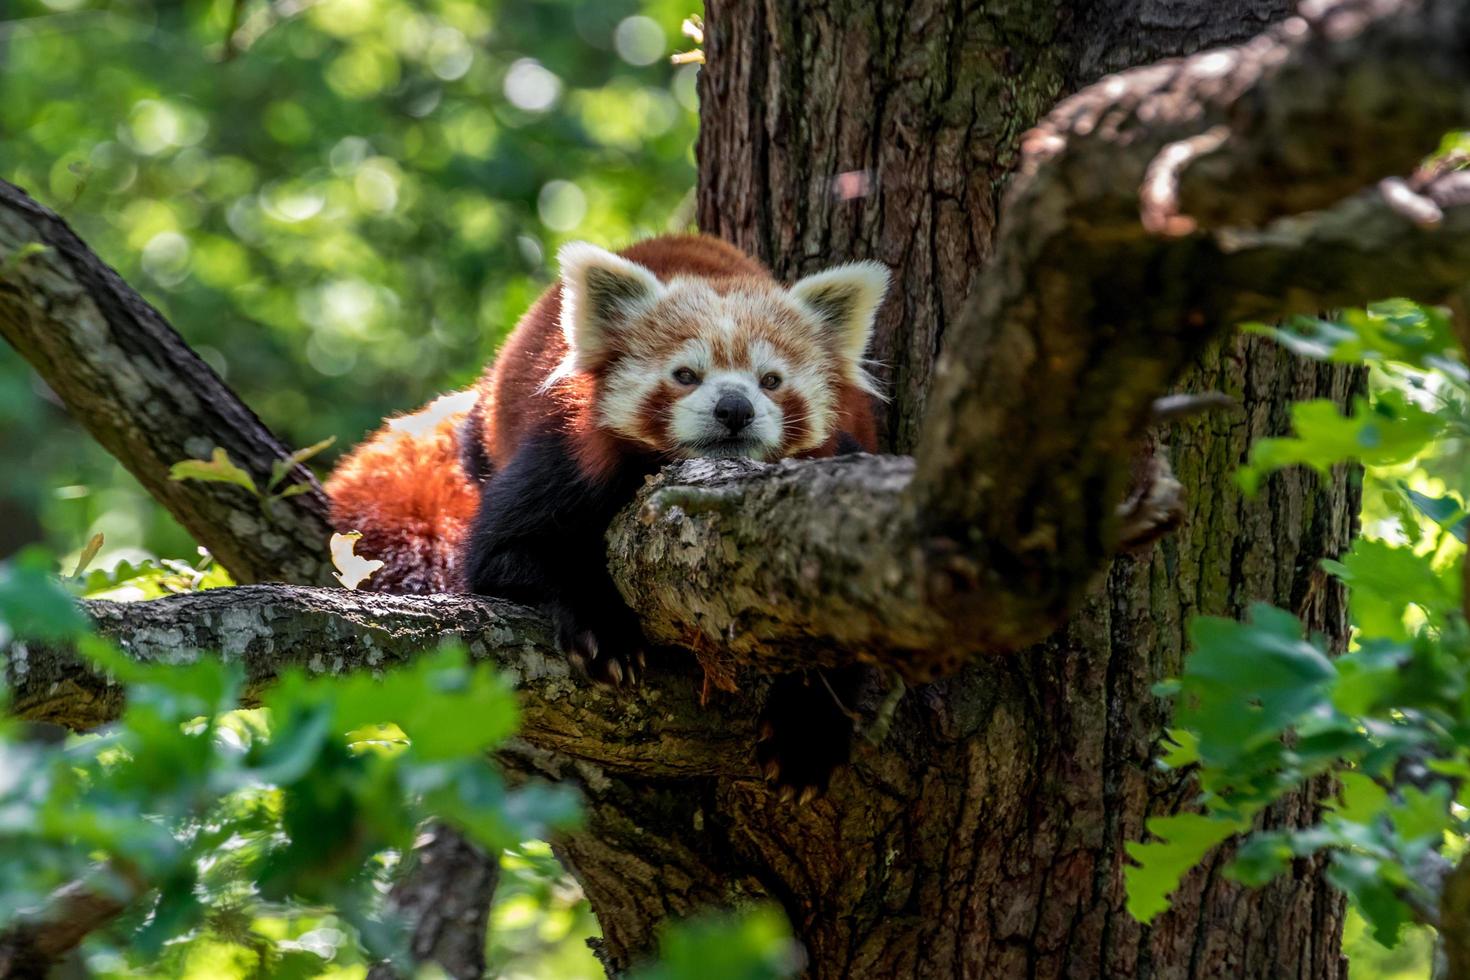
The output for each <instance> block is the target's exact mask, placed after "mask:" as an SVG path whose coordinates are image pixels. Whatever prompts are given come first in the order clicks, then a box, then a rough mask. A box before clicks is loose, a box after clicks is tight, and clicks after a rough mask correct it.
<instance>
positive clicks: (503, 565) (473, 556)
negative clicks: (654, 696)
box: [461, 435, 651, 684]
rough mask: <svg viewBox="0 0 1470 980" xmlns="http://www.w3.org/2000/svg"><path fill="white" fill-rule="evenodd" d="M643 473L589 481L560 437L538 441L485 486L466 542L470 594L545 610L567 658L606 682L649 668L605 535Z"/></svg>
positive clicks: (631, 471)
mask: <svg viewBox="0 0 1470 980" xmlns="http://www.w3.org/2000/svg"><path fill="white" fill-rule="evenodd" d="M650 465H651V464H650ZM643 476H644V473H643V472H642V471H641V470H640V471H638V472H634V467H633V466H632V465H630V466H628V467H624V468H623V469H622V470H620V471H619V472H618V473H615V474H613V475H612V476H611V477H610V478H608V479H605V480H596V481H593V480H589V479H587V478H586V477H584V476H583V475H582V474H581V472H580V471H579V470H578V469H577V467H576V464H575V462H574V459H573V457H572V455H571V453H570V451H569V448H568V447H567V445H566V442H565V440H564V439H563V438H562V437H560V436H555V435H542V436H536V437H533V438H531V439H528V440H527V441H526V443H525V444H524V445H522V447H521V449H520V450H519V451H518V452H517V453H516V454H515V456H514V457H512V459H511V460H510V462H509V463H508V464H507V465H506V466H505V467H504V468H502V469H498V470H496V472H495V473H494V475H493V476H491V478H490V479H489V480H488V481H486V482H485V484H484V487H483V490H482V493H481V498H480V509H479V512H478V513H477V515H476V517H475V522H474V525H473V527H472V529H471V531H470V534H469V535H468V537H467V539H466V542H465V553H464V556H463V563H462V565H461V567H462V568H464V569H465V576H466V585H467V586H468V588H469V590H470V591H471V592H474V593H476V594H478V595H493V596H500V597H502V598H506V599H513V600H515V601H517V602H524V603H527V604H530V605H537V606H540V607H541V608H542V609H544V610H545V611H546V612H547V613H548V614H549V615H550V616H551V618H552V622H553V623H554V624H555V626H556V633H557V643H558V645H559V646H560V647H561V649H562V651H563V652H564V653H565V654H566V655H567V657H568V659H569V660H571V661H572V663H573V664H574V665H576V666H577V668H578V669H579V670H582V671H583V672H585V673H586V674H587V675H588V676H590V677H591V678H592V679H593V680H595V681H600V682H603V683H609V684H622V683H625V682H628V683H633V682H636V681H637V679H638V675H639V674H640V673H641V672H642V671H643V668H644V653H643V650H644V638H643V631H642V630H641V629H640V628H639V626H638V620H637V618H636V617H635V616H634V615H633V613H632V611H631V610H629V609H628V607H627V605H626V604H625V603H624V602H623V599H622V596H621V595H619V594H618V590H617V586H616V585H614V584H613V581H612V576H611V575H609V574H608V571H607V544H606V539H605V535H606V533H607V526H608V524H609V522H611V520H612V518H613V516H614V515H616V514H617V512H618V511H619V510H621V509H622V508H623V507H624V506H626V505H627V503H628V502H629V501H631V500H632V499H633V496H634V494H635V493H636V492H637V489H638V487H639V486H640V485H642V482H643Z"/></svg>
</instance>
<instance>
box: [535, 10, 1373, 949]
mask: <svg viewBox="0 0 1470 980" xmlns="http://www.w3.org/2000/svg"><path fill="white" fill-rule="evenodd" d="M1287 8H1288V5H1287V4H1286V3H1283V2H1276V0H1239V2H1234V3H1221V2H1216V0H1171V2H1165V0H1093V2H1091V3H1087V4H1082V5H1076V6H1075V7H1074V6H1072V5H1064V4H1059V3H1054V2H1047V0H1029V2H1022V3H1012V4H1007V5H1003V6H1001V7H993V5H985V6H984V7H982V6H981V5H957V4H950V3H938V2H933V0H914V2H905V3H886V2H881V0H843V2H838V3H832V4H820V5H818V4H786V3H770V2H765V0H725V2H711V3H710V4H709V5H708V13H707V27H706V39H707V40H706V58H707V64H706V67H705V69H704V71H703V74H702V76H701V94H702V109H701V113H702V118H701V136H700V144H699V159H700V191H699V214H700V220H701V224H702V225H703V226H704V228H705V229H706V230H708V231H711V232H713V233H716V234H719V235H721V236H723V237H725V238H728V239H729V240H731V241H733V242H735V243H737V244H739V245H741V246H742V247H744V248H746V249H748V250H750V251H751V252H753V253H754V254H756V255H758V256H760V257H761V258H763V259H764V260H765V261H767V262H768V263H769V264H770V265H771V266H772V267H773V269H775V271H776V272H777V273H778V275H781V276H783V277H786V278H788V279H792V278H795V277H797V276H798V275H801V274H804V273H807V272H810V271H813V270H815V269H817V268H820V267H822V266H825V265H828V264H830V263H832V262H834V261H837V260H841V259H848V258H857V257H874V258H877V259H879V260H881V261H883V262H884V263H886V264H887V265H888V266H889V267H890V268H892V269H893V270H894V271H895V283H896V285H895V289H894V295H895V297H896V298H895V299H894V300H893V301H891V302H890V303H889V304H888V306H887V308H886V310H885V313H884V315H883V318H882V320H881V322H880V327H879V339H878V342H877V350H876V356H877V358H878V359H879V360H880V361H881V362H882V364H883V365H884V370H885V372H886V377H887V379H888V381H889V384H890V391H891V394H892V399H891V401H890V402H889V410H888V415H887V419H886V421H887V429H888V434H889V441H890V444H891V445H892V447H893V448H894V449H896V450H898V451H906V450H910V449H912V448H913V447H914V445H915V444H916V442H917V438H918V426H919V423H920V419H921V418H922V408H923V406H924V402H925V397H926V394H927V393H928V391H929V389H930V384H931V380H932V378H933V370H934V366H935V357H936V353H937V351H938V348H939V346H940V345H941V344H942V343H943V340H944V332H945V327H946V324H948V323H950V322H953V321H954V320H955V319H956V318H957V317H958V316H959V315H960V311H961V308H962V306H963V304H964V301H965V299H966V296H967V294H968V291H969V288H970V285H971V283H970V276H971V274H972V272H973V270H975V269H977V268H978V267H979V265H980V262H981V261H982V260H983V259H984V258H986V257H987V256H988V255H989V254H990V250H991V241H992V238H993V235H994V233H995V227H996V220H997V214H998V211H999V199H1000V193H1001V190H1002V188H1003V185H1004V181H1005V178H1006V175H1007V173H1008V171H1009V169H1010V168H1011V167H1012V166H1013V165H1014V164H1015V162H1016V159H1017V156H1018V144H1019V138H1020V135H1021V134H1022V133H1023V132H1024V131H1025V130H1026V129H1027V128H1028V127H1030V126H1031V125H1033V124H1034V123H1035V122H1036V121H1038V119H1039V118H1040V116H1041V114H1042V113H1044V112H1045V111H1046V110H1047V109H1049V108H1050V107H1051V106H1052V105H1053V104H1054V103H1055V102H1056V101H1057V99H1058V98H1059V97H1061V96H1063V95H1065V94H1067V93H1068V92H1069V91H1070V90H1072V89H1075V88H1077V87H1079V86H1081V85H1083V84H1086V83H1087V82H1090V81H1092V80H1095V78H1096V77H1097V76H1098V75H1100V74H1101V73H1102V72H1104V71H1107V70H1113V69H1119V68H1123V67H1127V66H1128V65H1130V64H1140V63H1146V62H1151V61H1154V60H1157V59H1159V58H1162V57H1166V56H1169V55H1174V54H1185V53H1189V52H1191V51H1194V50H1197V49H1199V48H1201V47H1205V46H1209V45H1212V44H1217V43H1225V42H1231V41H1238V40H1241V39H1244V38H1246V37H1249V36H1251V35H1254V34H1256V33H1257V32H1259V31H1260V29H1261V28H1262V27H1263V25H1264V24H1265V23H1267V22H1268V21H1269V20H1272V19H1276V18H1279V17H1281V16H1283V15H1284V14H1285V13H1286V12H1287ZM987 11H993V12H987ZM1160 274H1161V275H1162V273H1160ZM1139 299H1140V302H1147V297H1146V296H1140V297H1139ZM1357 383H1358V379H1357V377H1356V376H1355V375H1353V374H1352V373H1351V372H1349V371H1346V370H1343V369H1338V368H1331V367H1323V366H1320V365H1316V364H1308V363H1302V362H1297V361H1295V360H1293V359H1292V358H1290V357H1289V356H1287V355H1286V354H1284V353H1283V352H1281V351H1279V350H1277V349H1276V348H1274V347H1271V346H1269V345H1267V344H1264V343H1261V342H1259V341H1255V340H1250V339H1239V340H1236V341H1232V342H1230V343H1228V344H1226V345H1225V346H1224V347H1223V348H1216V349H1212V350H1210V351H1209V352H1208V353H1207V354H1205V355H1204V356H1202V357H1200V358H1199V361H1198V364H1197V366H1196V367H1195V368H1194V370H1193V371H1192V373H1191V376H1190V378H1189V379H1188V380H1187V382H1186V383H1185V384H1184V385H1183V387H1184V388H1185V389H1188V390H1203V389H1218V390H1222V391H1225V392H1228V393H1229V394H1231V395H1233V396H1235V398H1236V399H1237V400H1238V401H1239V402H1240V404H1241V412H1240V413H1238V414H1227V415H1221V416H1216V417H1211V418H1206V419H1199V420H1194V421H1190V422H1186V423H1179V424H1176V425H1174V426H1173V427H1171V428H1170V429H1169V430H1168V431H1166V432H1164V433H1162V434H1161V435H1162V436H1163V438H1164V440H1165V441H1166V442H1168V443H1169V444H1170V445H1171V447H1172V454H1173V462H1174V467H1175V470H1176V472H1177V474H1178V476H1179V478H1180V480H1181V481H1182V482H1183V483H1184V485H1185V487H1186V491H1187V494H1188V498H1187V499H1188V501H1189V508H1190V512H1189V515H1188V518H1187V521H1186V524H1185V527H1184V529H1183V531H1182V532H1180V533H1179V534H1178V535H1176V536H1174V537H1173V538H1170V539H1166V540H1165V541H1164V542H1163V543H1162V544H1160V545H1159V546H1157V547H1156V548H1154V549H1152V550H1151V551H1149V552H1147V553H1145V554H1142V555H1140V556H1137V557H1125V558H1121V559H1119V560H1117V561H1116V562H1115V563H1114V565H1113V567H1112V568H1111V570H1110V571H1109V573H1108V574H1107V576H1106V578H1105V580H1104V581H1102V582H1100V583H1099V584H1098V586H1097V587H1096V588H1095V589H1094V590H1093V592H1092V593H1091V594H1090V596H1089V598H1088V600H1087V602H1086V603H1085V605H1084V608H1083V609H1082V611H1081V612H1080V613H1078V614H1077V615H1076V616H1075V617H1074V618H1073V619H1072V621H1071V622H1070V623H1069V624H1068V625H1067V626H1066V627H1064V628H1063V629H1061V630H1059V631H1058V632H1057V633H1056V634H1055V635H1054V636H1053V637H1052V638H1051V639H1050V640H1048V641H1047V642H1045V643H1043V644H1041V645H1039V646H1038V647H1036V648H1035V649H1033V650H1031V651H1028V652H1026V653H1024V654H1021V655H1017V656H1013V657H1008V658H1004V659H999V658H997V659H994V660H990V661H985V662H981V663H978V664H976V665H973V666H972V667H970V668H969V669H967V670H966V671H965V672H964V673H962V674H961V675H959V676H957V677H954V678H950V679H948V680H945V681H942V682H939V683H936V684H933V685H929V686H927V687H921V688H917V689H912V690H909V691H908V692H907V693H906V694H905V695H904V697H903V698H902V700H901V701H900V703H899V705H898V709H897V711H896V714H895V716H894V720H893V724H892V728H891V730H890V731H889V732H888V734H887V737H886V739H884V740H883V741H882V742H881V744H880V745H878V746H876V747H875V746H871V745H866V744H865V745H863V746H862V747H861V748H860V749H859V750H858V751H857V753H856V755H855V759H854V764H853V765H852V766H851V767H850V768H848V769H847V770H844V771H843V772H842V773H840V774H839V775H838V777H837V778H836V779H835V780H834V782H833V785H832V787H831V789H830V791H829V793H828V795H827V796H826V797H824V798H822V799H820V800H818V801H817V802H815V803H813V804H810V805H807V806H799V805H797V804H795V803H791V802H782V801H781V800H780V799H779V798H778V797H777V796H776V795H774V794H773V793H771V792H769V791H768V790H767V788H766V787H765V785H764V784H763V783H762V782H761V781H760V780H759V779H758V778H756V777H754V775H752V776H748V777H743V778H742V777H734V776H729V777H715V778H684V779H677V780H675V779H668V778H648V777H646V776H640V777H636V778H635V777H623V776H620V775H617V774H616V773H614V772H612V771H610V770H603V769H598V770H590V769H584V770H582V771H580V772H578V773H576V774H575V775H578V776H580V778H581V780H582V782H583V784H584V786H585V789H586V791H587V794H588V799H589V806H588V809H589V826H588V828H587V831H586V832H584V833H581V834H578V835H576V836H574V837H572V838H570V839H568V840H566V841H564V842H562V843H561V848H560V849H561V852H562V854H563V856H564V857H565V858H566V859H567V860H568V862H569V863H570V865H571V866H572V867H573V869H574V870H575V871H576V873H577V874H578V876H579V877H580V878H581V880H582V883H583V886H584V887H585V889H586V891H587V893H588V895H589V897H590V898H591V900H592V903H593V907H594V909H595V910H596V912H597V914H598V918H599V921H600V922H601V924H602V927H603V932H604V941H603V948H602V950H601V953H602V955H603V957H604V960H605V961H606V962H607V963H608V964H609V965H610V966H611V967H613V968H621V967H624V966H626V965H628V964H629V963H630V962H632V961H633V960H634V959H636V957H637V956H639V955H641V954H642V953H643V952H644V951H646V950H647V949H649V948H650V945H651V937H652V930H653V929H654V927H655V926H656V925H657V924H658V923H659V922H660V921H661V920H663V919H664V918H665V917H667V916H670V915H682V914H687V913H689V912H692V911H694V910H696V909H697V908H698V907H700V906H701V905H704V904H706V903H710V902H716V903H720V902H729V901H731V900H734V899H739V898H741V897H747V896H770V897H773V898H775V899H776V900H778V901H779V902H780V903H781V904H782V905H783V906H784V907H785V909H786V911H787V913H788V915H789V916H790V917H791V920H792V923H793V925H794V927H795V929H796V933H797V936H798V938H799V939H800V940H801V941H802V942H803V943H804V945H805V946H806V949H807V951H808V956H809V963H810V966H809V969H810V973H811V975H812V976H815V977H829V976H830V977H838V976H862V977H880V976H881V977H887V976H914V977H941V976H966V977H1011V976H1043V977H1045V976H1075V977H1101V976H1148V977H1152V976H1160V977H1185V976H1189V977H1195V976H1199V977H1205V976H1238V977H1273V978H1274V977H1304V978H1305V977H1313V978H1317V977H1331V976H1339V975H1342V974H1343V972H1344V969H1345V967H1344V963H1343V960H1342V958H1341V956H1340V953H1339V934H1340V928H1341V920H1342V909H1343V905H1342V900H1341V898H1340V896H1337V895H1335V894H1334V893H1333V892H1331V891H1330V890H1329V889H1328V887H1327V885H1326V884H1325V882H1324V881H1323V879H1322V876H1321V873H1320V872H1321V868H1320V867H1319V866H1317V865H1315V864H1312V863H1306V862H1304V863H1303V864H1302V865H1301V866H1299V867H1298V868H1297V869H1296V873H1295V874H1293V875H1289V876H1287V877H1285V878H1283V879H1282V880H1280V881H1278V882H1276V883H1275V884H1273V885H1271V886H1269V887H1267V888H1265V889H1262V890H1260V891H1250V890H1246V889H1243V888H1241V887H1240V886H1238V885H1235V884H1234V883H1232V882H1230V881H1228V880H1226V879H1225V878H1224V876H1223V875H1222V874H1221V873H1220V871H1221V869H1222V867H1223V864H1224V855H1223V854H1217V855H1215V856H1213V857H1212V858H1211V859H1209V860H1207V861H1206V862H1205V865H1204V867H1203V868H1202V869H1201V870H1200V871H1198V872H1196V873H1195V874H1193V875H1191V876H1189V877H1188V878H1187V879H1186V881H1185V883H1184V885H1183V887H1182V888H1181V890H1180V892H1179V894H1178V895H1177V896H1176V902H1175V906H1174V908H1173V910H1171V911H1170V912H1169V913H1167V914H1166V915H1164V916H1162V917H1160V918H1159V919H1158V920H1156V921H1155V922H1154V924H1153V925H1152V926H1151V927H1144V926H1141V925H1139V924H1138V923H1137V922H1136V921H1134V920H1133V919H1132V918H1131V917H1130V916H1129V915H1128V914H1127V912H1126V910H1125V908H1124V892H1123V874H1122V869H1123V865H1124V861H1125V857H1124V844H1125V843H1126V842H1127V841H1129V840H1136V839H1138V838H1139V837H1140V835H1141V834H1142V832H1143V826H1144V821H1145V819H1146V818H1147V817H1148V816H1150V815H1154V814H1158V813H1167V812H1173V811H1176V810H1178V809H1180V808H1181V807H1184V806H1187V805H1188V803H1189V800H1190V796H1191V786H1190V783H1189V781H1188V780H1187V779H1181V778H1180V777H1179V776H1178V775H1177V774H1171V773H1164V772H1161V771H1160V770H1159V768H1158V766H1157V765H1156V762H1155V760H1156V757H1157V749H1158V743H1159V740H1160V738H1161V736H1162V735H1163V733H1164V730H1165V727H1166V725H1167V724H1168V710H1167V705H1166V704H1165V703H1164V702H1162V701H1160V700H1159V699H1158V698H1156V697H1155V696H1154V695H1153V694H1152V692H1151V688H1152V686H1153V684H1155V683H1156V682H1157V681H1159V680H1160V679H1162V678H1165V677H1168V676H1171V675H1174V674H1177V673H1178V671H1179V668H1180V664H1181V658H1182V656H1183V653H1184V651H1185V648H1186V640H1185V635H1184V629H1185V625H1186V622H1187V620H1188V618H1189V617H1190V616H1193V615H1197V614H1206V613H1216V614H1224V615H1240V614H1242V613H1243V612H1244V610H1245V608H1246V606H1247V605H1248V604H1249V603H1250V602H1252V601H1256V600H1265V601H1270V602H1275V603H1278V604H1280V605H1282V606H1285V607H1286V608H1289V609H1292V610H1294V611H1296V612H1297V613H1299V614H1300V615H1301V616H1302V617H1303V619H1304V620H1305V621H1306V622H1307V623H1308V624H1309V625H1310V626H1311V628H1313V629H1317V630H1321V631H1323V632H1325V633H1326V634H1327V635H1329V636H1330V637H1332V638H1333V639H1334V640H1335V641H1336V642H1338V643H1339V644H1340V643H1342V642H1343V640H1344V638H1345V636H1346V613H1345V608H1344V602H1343V596H1342V592H1341V588H1340V586H1339V585H1338V584H1337V583H1335V582H1333V581H1331V580H1329V579H1327V578H1326V577H1325V576H1324V575H1322V573H1321V572H1319V571H1318V561H1319V559H1321V558H1322V557H1324V556H1330V555H1336V554H1338V553H1339V552H1341V551H1342V550H1343V549H1344V548H1345V547H1346V546H1347V544H1348V540H1349V537H1350V535H1351V532H1352V526H1353V515H1354V514H1355V513H1356V510H1357V488H1356V482H1355V479H1354V475H1353V474H1351V473H1349V472H1346V471H1342V472H1338V473H1337V474H1335V476H1334V478H1333V479H1331V480H1329V481H1321V480H1318V479H1317V478H1315V477H1314V476H1312V475H1310V474H1305V473H1291V474H1287V475H1285V476H1280V477H1276V478H1274V479H1273V480H1272V481H1271V482H1270V483H1269V485H1268V486H1267V487H1266V489H1265V490H1264V491H1263V492H1262V493H1261V494H1260V495H1259V496H1258V497H1257V498H1256V499H1254V500H1246V499H1243V497H1242V496H1241V494H1240V493H1239V491H1237V490H1236V489H1234V487H1233V486H1232V484H1231V483H1230V481H1229V479H1228V475H1229V473H1230V471H1231V470H1232V469H1233V468H1234V467H1235V466H1237V465H1238V464H1239V463H1240V462H1242V461H1243V460H1244V458H1245V456H1246V453H1247V450H1248V446H1249V444H1250V442H1251V441H1252V440H1253V439H1256V438H1259V437H1261V436H1265V435H1268V434H1275V433H1279V432H1281V431H1283V430H1284V429H1285V427H1286V406H1287V405H1288V403H1289V402H1290V401H1292V400H1295V399H1301V398H1312V397H1329V398H1334V399H1337V400H1344V399H1346V397H1347V396H1348V395H1349V393H1350V392H1351V391H1352V390H1353V389H1354V387H1355V385H1356V384H1357ZM883 687H884V685H883V684H882V683H876V682H875V683H869V685H868V688H869V689H868V690H867V691H865V693H864V696H863V697H862V699H861V700H860V702H859V703H860V706H861V707H862V708H863V709H864V710H865V711H866V712H867V713H868V714H870V715H871V713H872V711H873V710H874V708H875V706H876V704H877V703H878V702H879V701H880V700H881V699H882V697H883V695H884V691H883ZM523 761H524V764H525V766H526V767H527V768H529V769H535V768H537V765H538V762H537V760H536V759H533V758H530V757H529V756H528V757H527V758H526V759H525V760H523ZM562 775H573V774H572V773H562ZM1317 795H1318V792H1317V791H1312V792H1308V793H1304V794H1301V795H1299V796H1297V797H1295V798H1293V799H1292V800H1291V801H1290V802H1288V803H1287V804H1284V805H1282V806H1281V807H1279V808H1277V810H1275V811H1273V812H1272V814H1271V815H1270V818H1269V819H1270V820H1272V821H1273V822H1276V823H1281V824H1284V823H1294V822H1300V821H1303V820H1306V819H1308V818H1309V817H1310V815H1311V812H1312V808H1313V807H1314V806H1315V805H1316V799H1317Z"/></svg>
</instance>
